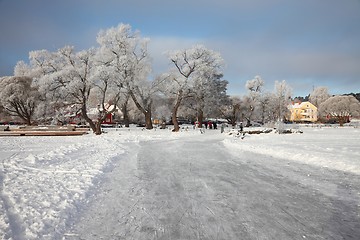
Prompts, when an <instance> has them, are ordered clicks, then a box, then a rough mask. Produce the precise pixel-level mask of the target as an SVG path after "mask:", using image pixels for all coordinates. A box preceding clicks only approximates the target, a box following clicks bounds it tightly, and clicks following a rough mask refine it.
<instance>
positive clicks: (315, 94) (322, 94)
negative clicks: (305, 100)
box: [309, 87, 331, 107]
mask: <svg viewBox="0 0 360 240" xmlns="http://www.w3.org/2000/svg"><path fill="white" fill-rule="evenodd" d="M330 97H331V96H330V94H329V92H328V88H327V87H317V88H315V89H314V90H313V91H312V92H311V93H310V96H309V101H310V102H311V103H312V104H314V105H315V106H316V107H320V105H321V104H322V103H323V102H325V101H326V100H327V99H329V98H330Z"/></svg>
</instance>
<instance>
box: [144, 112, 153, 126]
mask: <svg viewBox="0 0 360 240" xmlns="http://www.w3.org/2000/svg"><path fill="white" fill-rule="evenodd" d="M144 115H145V128H146V129H153V125H152V120H151V111H150V110H149V111H146V112H144Z"/></svg>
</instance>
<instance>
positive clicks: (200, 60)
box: [163, 45, 223, 131]
mask: <svg viewBox="0 0 360 240" xmlns="http://www.w3.org/2000/svg"><path fill="white" fill-rule="evenodd" d="M168 57H169V60H170V61H171V62H172V64H173V65H174V68H173V69H171V70H170V73H168V74H167V75H166V76H165V77H164V78H163V79H165V80H166V85H165V86H166V87H165V91H164V92H166V93H167V94H168V95H169V97H170V98H171V99H173V100H174V102H173V107H172V114H171V115H172V121H173V124H174V131H179V124H178V121H177V113H178V110H179V108H180V106H181V105H182V101H183V100H184V99H186V98H189V97H195V98H196V99H197V110H198V116H197V118H198V122H199V123H200V124H201V123H202V120H203V119H202V118H203V110H204V108H205V105H204V104H205V100H206V94H208V93H210V92H211V90H210V89H209V87H215V86H216V84H213V82H212V81H215V80H216V79H219V78H218V77H217V76H221V75H222V72H221V68H222V65H223V59H222V58H221V56H220V54H219V53H217V52H214V51H212V50H209V49H207V48H205V47H204V46H202V45H196V46H194V47H192V48H189V49H185V50H177V51H173V52H170V53H169V54H168ZM163 86H164V85H163Z"/></svg>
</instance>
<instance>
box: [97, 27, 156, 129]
mask: <svg viewBox="0 0 360 240" xmlns="http://www.w3.org/2000/svg"><path fill="white" fill-rule="evenodd" d="M148 41H149V40H148V39H146V38H142V37H141V36H140V33H139V32H137V31H132V29H131V26H130V25H126V24H120V25H118V26H117V27H113V28H109V29H106V30H104V31H100V33H99V34H98V37H97V42H98V43H99V44H100V52H101V54H102V57H103V62H104V63H105V64H106V65H108V66H112V67H113V69H114V71H115V75H116V79H117V82H118V86H119V87H121V88H125V89H126V90H127V92H128V94H129V96H130V97H131V98H132V100H133V101H134V103H135V105H136V106H137V108H138V109H139V110H140V111H141V112H142V113H143V114H144V116H145V125H146V128H147V129H152V128H153V127H152V121H151V110H152V96H153V94H154V93H155V92H156V91H157V89H156V86H155V85H154V82H153V81H150V80H149V79H148V76H149V73H150V72H151V64H150V57H149V53H148V50H147V44H148Z"/></svg>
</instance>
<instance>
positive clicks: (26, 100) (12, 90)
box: [0, 76, 40, 125]
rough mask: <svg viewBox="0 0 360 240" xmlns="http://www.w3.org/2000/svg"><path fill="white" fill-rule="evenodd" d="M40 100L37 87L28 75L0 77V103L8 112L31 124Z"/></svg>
mask: <svg viewBox="0 0 360 240" xmlns="http://www.w3.org/2000/svg"><path fill="white" fill-rule="evenodd" d="M39 102H40V95H39V92H38V89H37V88H36V87H33V86H32V78H29V77H23V76H22V77H17V76H15V77H3V78H1V79H0V103H1V105H2V106H3V108H4V109H5V110H6V112H7V113H8V114H10V115H11V116H16V117H19V118H20V119H22V120H23V121H24V123H25V124H27V125H31V124H32V123H33V117H34V114H35V111H36V107H37V106H38V103H39Z"/></svg>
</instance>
